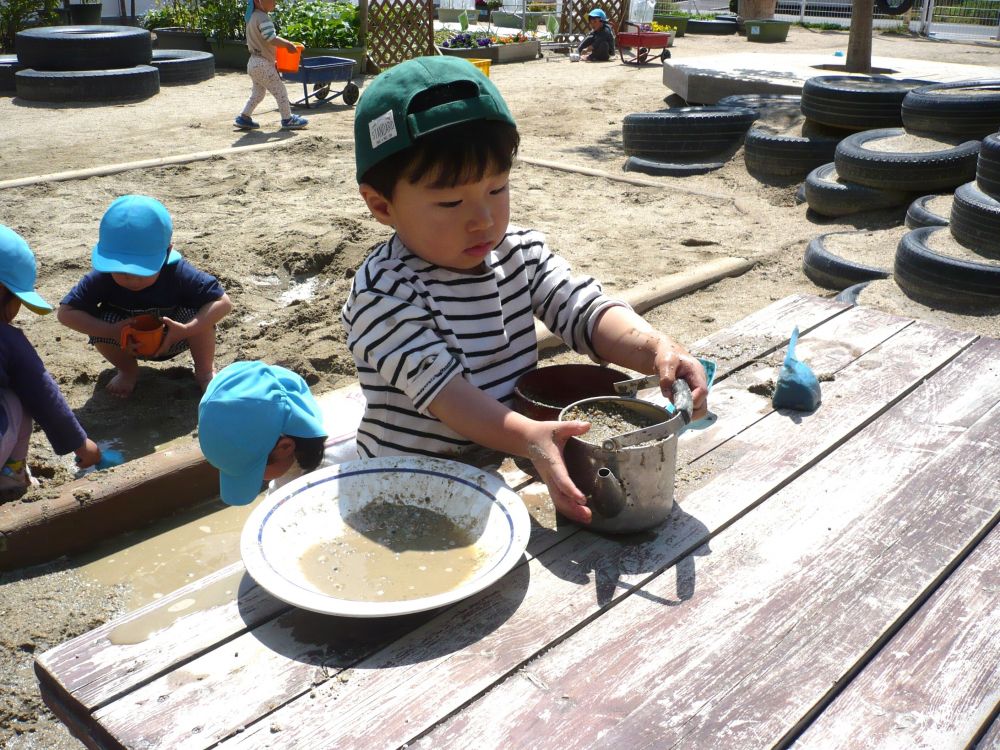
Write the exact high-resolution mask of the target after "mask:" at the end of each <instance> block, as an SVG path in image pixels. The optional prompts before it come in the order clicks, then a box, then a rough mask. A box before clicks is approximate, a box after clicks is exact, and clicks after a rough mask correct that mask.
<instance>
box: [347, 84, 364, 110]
mask: <svg viewBox="0 0 1000 750" xmlns="http://www.w3.org/2000/svg"><path fill="white" fill-rule="evenodd" d="M360 96H361V89H359V88H358V86H357V84H355V83H348V84H347V85H346V86H344V92H343V97H344V104H347V105H348V106H350V105H353V104H354V103H356V102H357V101H358V99H359V98H360Z"/></svg>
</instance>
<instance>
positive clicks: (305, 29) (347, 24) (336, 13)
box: [274, 0, 360, 48]
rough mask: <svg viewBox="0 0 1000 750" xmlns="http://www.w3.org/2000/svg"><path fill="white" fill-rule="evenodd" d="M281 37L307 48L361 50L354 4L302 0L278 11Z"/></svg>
mask: <svg viewBox="0 0 1000 750" xmlns="http://www.w3.org/2000/svg"><path fill="white" fill-rule="evenodd" d="M274 21H275V24H277V26H278V29H279V30H280V33H281V36H283V37H284V38H285V39H291V40H293V41H296V42H302V44H304V45H305V46H306V47H344V48H346V47H357V46H358V45H359V44H360V40H359V39H358V34H359V31H360V23H359V21H358V9H357V8H356V7H355V6H354V5H352V4H351V3H346V2H326V1H325V0H298V1H297V2H291V3H286V4H283V5H282V6H281V7H279V8H278V9H276V10H275V12H274Z"/></svg>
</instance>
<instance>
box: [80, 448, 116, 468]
mask: <svg viewBox="0 0 1000 750" xmlns="http://www.w3.org/2000/svg"><path fill="white" fill-rule="evenodd" d="M79 462H80V461H79V459H77V463H79ZM123 463H125V456H123V455H122V454H121V451H116V450H115V449H114V448H105V449H104V450H102V451H101V460H100V461H98V462H97V463H96V464H94V465H93V466H92V467H91V468H92V469H94V471H100V470H101V469H110V468H111V467H112V466H121V465H122V464H123Z"/></svg>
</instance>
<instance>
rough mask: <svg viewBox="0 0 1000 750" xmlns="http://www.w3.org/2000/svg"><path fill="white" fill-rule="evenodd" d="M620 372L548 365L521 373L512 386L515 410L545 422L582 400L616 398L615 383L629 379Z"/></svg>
mask: <svg viewBox="0 0 1000 750" xmlns="http://www.w3.org/2000/svg"><path fill="white" fill-rule="evenodd" d="M628 379H629V376H628V375H626V374H625V373H624V372H621V371H620V370H615V369H614V368H611V367H602V366H600V365H586V364H573V365H549V366H548V367H539V368H537V369H535V370H531V371H529V372H526V373H524V375H522V376H521V377H519V378H518V379H517V383H515V384H514V404H513V407H514V410H515V411H517V412H519V413H521V414H523V415H525V416H526V417H531V418H532V419H539V420H545V421H553V422H554V421H557V420H558V419H559V412H561V411H562V410H563V409H564V408H565V407H567V406H569V405H570V404H572V403H574V402H576V401H580V400H582V399H585V398H594V397H597V396H615V395H617V394H616V393H615V383H617V382H619V381H621V380H628Z"/></svg>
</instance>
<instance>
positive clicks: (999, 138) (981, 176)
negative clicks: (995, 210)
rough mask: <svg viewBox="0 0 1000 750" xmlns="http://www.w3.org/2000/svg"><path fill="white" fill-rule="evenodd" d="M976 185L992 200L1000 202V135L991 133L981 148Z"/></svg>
mask: <svg viewBox="0 0 1000 750" xmlns="http://www.w3.org/2000/svg"><path fill="white" fill-rule="evenodd" d="M976 184H977V185H979V189H980V190H982V191H983V192H984V193H986V194H987V195H988V196H990V198H995V199H996V200H1000V135H998V134H997V133H990V134H989V135H988V136H986V137H985V138H983V141H982V143H981V144H980V146H979V161H978V162H977V163H976Z"/></svg>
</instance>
